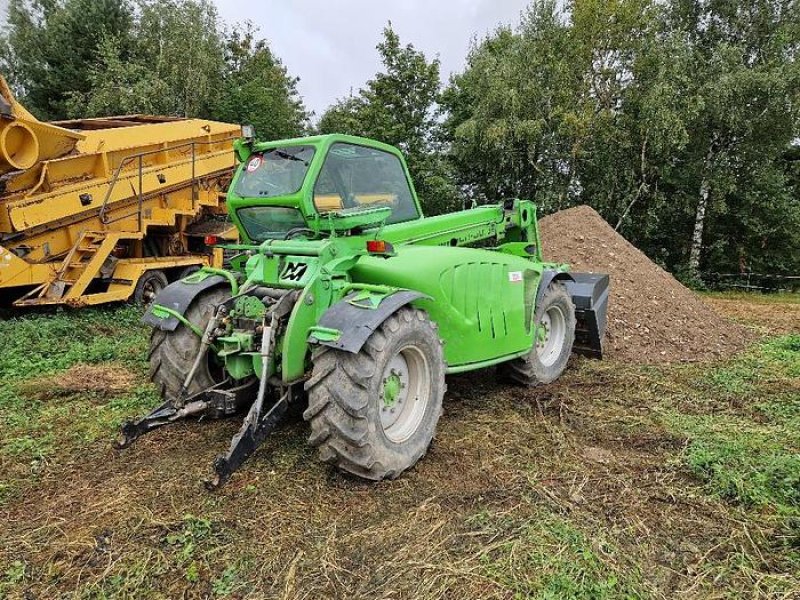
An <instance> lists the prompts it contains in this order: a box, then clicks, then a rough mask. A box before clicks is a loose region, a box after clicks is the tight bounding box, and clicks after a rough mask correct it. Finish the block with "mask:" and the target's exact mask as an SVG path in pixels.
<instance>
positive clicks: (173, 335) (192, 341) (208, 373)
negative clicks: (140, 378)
mask: <svg viewBox="0 0 800 600" xmlns="http://www.w3.org/2000/svg"><path fill="white" fill-rule="evenodd" d="M228 298H230V292H229V290H228V289H226V288H216V289H212V290H210V291H207V292H205V293H203V294H201V295H200V296H198V297H197V298H195V299H194V301H193V302H192V304H191V305H190V306H189V308H188V310H187V311H186V315H185V316H186V318H187V319H188V320H189V322H190V323H194V324H195V325H197V326H198V327H199V328H200V330H202V331H204V330H205V328H206V326H207V325H208V321H209V320H210V319H211V317H212V316H213V315H214V311H215V310H216V308H217V306H218V305H219V304H221V303H223V302H224V301H225V300H227V299H228ZM199 350H200V337H199V336H198V335H197V334H196V333H194V332H193V331H191V330H190V329H188V328H187V327H186V326H185V325H183V324H180V325H178V327H177V328H176V329H175V331H161V330H160V329H153V332H152V333H151V334H150V354H149V359H150V380H151V381H152V382H153V383H154V384H156V387H158V390H159V392H161V397H162V398H164V400H167V401H169V402H174V401H175V400H177V399H178V396H179V394H180V389H181V386H182V385H183V382H184V381H185V380H186V376H187V375H188V374H189V371H190V370H191V368H192V365H193V364H194V360H195V357H196V356H197V352H198V351H199ZM211 354H212V353H210V352H209V354H208V356H207V360H205V361H203V363H202V364H201V365H200V368H199V369H198V370H197V374H196V375H195V376H194V379H192V382H191V384H190V385H189V390H188V392H189V395H191V394H196V393H198V392H202V391H203V390H205V389H208V388H210V387H211V386H212V385H216V384H217V383H220V382H221V381H223V380H224V376H225V374H224V371H223V369H222V367H220V366H218V365H216V364H215V363H214V358H213V356H212V355H211Z"/></svg>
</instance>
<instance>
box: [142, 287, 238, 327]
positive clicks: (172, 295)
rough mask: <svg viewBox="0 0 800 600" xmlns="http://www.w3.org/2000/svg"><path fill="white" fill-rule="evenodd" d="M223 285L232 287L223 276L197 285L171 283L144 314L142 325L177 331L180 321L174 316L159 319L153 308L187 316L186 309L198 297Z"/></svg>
mask: <svg viewBox="0 0 800 600" xmlns="http://www.w3.org/2000/svg"><path fill="white" fill-rule="evenodd" d="M222 284H229V285H230V282H229V281H228V280H227V279H226V278H225V277H223V276H222V275H211V276H209V277H206V278H205V279H203V280H202V281H199V282H197V283H194V282H189V281H184V280H183V279H181V280H180V281H176V282H174V283H171V284H169V285H168V286H167V287H165V288H164V289H163V290H161V291H160V292H159V293H158V294H157V295H156V297H155V299H154V300H153V302H152V304H150V307H149V308H148V309H147V312H145V313H144V316H143V317H142V323H144V324H145V325H150V326H151V327H157V328H158V329H160V330H161V331H175V329H177V327H178V325H179V324H180V321H179V320H178V319H177V318H176V317H174V316H172V315H170V316H169V317H167V318H161V317H157V316H156V315H155V314H153V308H154V307H155V306H163V307H165V308H169V309H170V310H173V311H175V312H176V313H178V314H179V315H184V314H186V309H188V308H189V305H190V304H191V303H192V301H193V300H194V299H195V298H197V296H199V295H200V294H202V293H203V292H205V291H206V290H208V289H211V288H213V287H216V286H218V285H222Z"/></svg>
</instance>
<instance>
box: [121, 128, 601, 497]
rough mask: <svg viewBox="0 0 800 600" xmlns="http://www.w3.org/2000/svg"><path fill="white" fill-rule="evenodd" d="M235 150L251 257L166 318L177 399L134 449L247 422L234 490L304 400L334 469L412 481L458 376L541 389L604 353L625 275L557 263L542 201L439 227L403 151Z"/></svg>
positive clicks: (244, 242) (155, 318)
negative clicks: (475, 373)
mask: <svg viewBox="0 0 800 600" xmlns="http://www.w3.org/2000/svg"><path fill="white" fill-rule="evenodd" d="M234 149H235V152H236V154H237V156H238V159H239V161H240V163H241V164H240V166H239V168H238V169H237V172H236V174H235V176H234V178H233V181H232V182H231V186H230V189H229V192H228V199H227V204H228V210H229V213H230V217H231V219H232V220H233V222H234V224H235V225H236V226H237V228H238V230H239V235H240V239H241V243H240V244H237V245H229V246H227V247H226V249H227V250H228V252H234V253H235V255H234V256H233V257H232V258H231V259H230V269H228V270H221V269H214V268H209V267H206V268H203V269H201V270H200V271H199V272H197V273H194V274H192V275H190V276H189V277H186V278H184V279H183V280H180V281H177V282H175V283H173V284H171V285H169V286H168V287H166V288H165V289H164V290H162V291H161V292H160V294H159V295H158V296H157V297H156V298H155V300H154V302H153V303H152V304H151V306H150V307H149V309H148V311H147V313H146V314H145V316H144V321H145V323H147V324H149V325H152V326H153V328H154V329H153V334H152V339H151V345H150V376H151V378H152V380H153V381H154V382H155V384H156V385H157V386H158V387H159V388H160V390H161V394H162V396H163V399H164V403H163V404H162V405H161V406H159V407H158V408H157V409H155V410H154V411H153V412H151V413H150V414H148V415H147V416H145V417H143V418H141V419H139V420H137V421H134V422H129V423H126V424H125V425H124V426H123V428H122V437H121V440H120V442H119V446H120V447H126V446H128V445H130V444H131V443H132V442H133V441H134V440H135V439H136V438H138V437H139V436H141V435H142V434H144V433H146V432H148V431H150V430H152V429H154V428H156V427H160V426H161V425H165V424H168V423H172V422H174V421H177V420H179V419H182V418H185V417H188V416H192V415H195V416H205V417H221V416H225V415H231V414H234V413H236V412H238V411H240V410H242V411H243V410H247V416H246V417H245V419H244V423H243V424H242V427H241V429H240V431H239V432H238V433H237V435H236V436H235V437H234V438H233V440H232V442H231V445H230V448H229V450H228V452H227V453H226V454H225V455H224V456H220V457H218V458H217V459H216V461H215V463H214V471H215V473H214V476H213V478H212V479H211V480H210V481H209V482H208V483H209V485H210V486H212V487H216V486H218V485H220V484H221V483H223V482H224V481H225V480H226V479H227V478H228V477H229V476H230V475H231V473H232V472H233V471H234V470H235V469H236V468H238V467H239V466H240V465H241V464H242V462H243V461H244V460H246V459H247V457H248V456H250V455H251V454H252V453H253V452H254V451H255V450H256V448H257V447H258V446H259V444H261V442H263V441H264V439H265V438H266V436H267V435H268V434H269V432H270V431H271V430H272V429H273V428H274V427H275V426H276V424H277V423H279V421H280V420H281V418H282V417H283V416H284V414H285V413H286V412H287V409H288V408H289V407H290V406H291V405H292V404H296V405H298V406H303V407H305V411H304V412H303V417H304V418H305V419H306V420H307V421H309V422H310V426H311V435H310V437H309V443H310V444H311V445H312V446H315V447H316V448H318V451H319V456H320V458H321V459H322V460H323V461H325V462H327V463H330V464H332V465H334V466H336V467H338V468H339V469H341V470H343V471H347V472H349V473H352V474H354V475H358V476H359V477H363V478H366V479H370V480H380V479H384V478H394V477H397V476H398V475H400V474H401V473H402V472H403V471H405V470H406V469H408V468H410V467H411V466H413V465H414V464H415V463H416V462H417V461H418V460H419V459H420V458H421V457H422V456H423V455H424V454H425V452H426V451H427V449H428V447H429V445H430V443H431V440H432V439H433V436H434V432H435V429H436V424H437V422H438V420H439V416H440V414H441V412H442V398H443V396H444V393H445V389H446V386H445V375H446V374H449V373H461V372H464V371H471V370H474V369H482V368H485V367H489V366H492V365H497V371H498V374H499V375H500V376H502V377H504V378H506V379H508V380H511V381H513V382H517V383H519V384H523V385H534V384H537V383H549V382H551V381H553V380H555V379H556V378H557V377H558V376H559V375H560V374H561V373H562V371H563V370H564V368H565V367H566V364H567V361H568V359H569V356H570V352H571V351H572V350H573V349H574V350H575V351H579V352H583V353H587V354H590V355H593V356H596V357H600V356H601V355H602V338H603V332H604V330H605V320H606V306H607V299H608V285H609V283H608V276H607V275H598V274H588V273H570V272H569V271H568V269H567V266H566V265H562V264H553V263H546V262H544V261H543V260H542V252H541V248H540V244H539V232H538V227H537V220H536V207H535V205H534V204H533V203H531V202H528V201H525V200H509V201H506V202H504V203H501V204H497V205H492V206H482V207H478V208H473V209H471V210H464V211H461V212H455V213H452V214H446V215H441V216H437V217H424V216H423V215H422V211H421V209H420V203H419V200H418V199H417V196H416V193H415V191H414V186H413V184H412V182H411V178H410V176H409V173H408V169H407V167H406V164H405V161H404V159H403V156H402V155H401V153H400V152H399V151H398V150H397V149H396V148H394V147H391V146H388V145H385V144H382V143H379V142H376V141H373V140H369V139H363V138H358V137H352V136H345V135H325V136H317V137H307V138H299V139H291V140H283V141H277V142H269V143H258V142H255V141H254V140H253V139H240V140H237V141H236V142H234ZM477 245H480V246H481V247H480V248H477V247H469V246H477ZM573 342H574V345H573ZM301 403H302V404H301ZM306 403H307V404H306Z"/></svg>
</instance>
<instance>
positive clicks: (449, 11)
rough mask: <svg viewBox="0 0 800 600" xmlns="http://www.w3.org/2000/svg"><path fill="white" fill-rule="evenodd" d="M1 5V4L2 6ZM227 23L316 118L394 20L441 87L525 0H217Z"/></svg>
mask: <svg viewBox="0 0 800 600" xmlns="http://www.w3.org/2000/svg"><path fill="white" fill-rule="evenodd" d="M2 1H3V0H0V2H2ZM215 2H216V4H217V6H218V7H219V10H220V13H221V15H222V17H223V18H224V19H225V20H226V21H228V22H235V21H244V20H248V19H249V20H250V21H252V22H253V23H254V24H256V25H257V26H259V27H260V28H261V35H262V36H263V37H265V38H267V39H268V40H269V41H270V44H271V47H272V49H273V50H274V51H275V53H276V54H277V55H278V56H280V57H281V59H282V60H283V62H284V64H286V66H287V67H288V68H289V71H290V72H291V74H292V75H294V76H297V77H300V84H299V86H298V87H299V90H300V93H301V94H302V96H303V98H304V100H305V102H306V106H307V107H308V108H310V109H312V110H314V111H316V113H317V118H319V116H320V114H321V113H322V112H323V111H324V110H325V108H326V107H327V106H328V105H329V104H331V103H332V102H333V101H334V100H336V99H337V98H341V97H343V96H347V95H348V94H349V93H350V90H351V89H353V91H358V89H359V88H360V87H362V86H363V85H364V83H365V82H366V81H367V80H368V79H370V78H371V77H372V76H373V75H374V74H375V73H376V72H377V71H378V69H379V67H380V62H379V60H378V53H377V50H375V45H376V44H377V43H378V42H379V41H380V38H381V31H382V30H383V27H384V25H385V24H386V22H387V21H389V20H391V22H392V26H393V27H394V29H395V31H397V33H398V34H399V35H400V39H401V41H402V42H403V43H404V44H407V43H409V42H410V43H412V44H414V46H416V47H417V48H418V49H420V50H422V51H424V52H425V54H426V56H428V58H429V59H430V58H434V57H435V56H438V57H439V59H440V60H441V61H442V80H443V81H447V77H448V76H449V74H450V72H452V71H457V70H460V69H461V67H462V66H463V64H464V57H465V56H466V53H467V50H468V49H469V45H470V40H471V39H472V37H473V36H475V35H477V36H478V37H481V36H483V35H484V34H485V33H487V32H489V31H492V30H493V29H494V28H495V27H496V26H497V25H499V24H501V23H505V24H510V23H511V24H516V23H517V22H518V21H519V15H520V13H521V11H522V10H523V9H524V8H525V6H526V5H527V4H528V0H398V1H396V2H381V1H376V0H327V1H326V0H294V1H292V0H264V1H261V2H259V1H254V0H250V1H247V2H245V1H244V0H215Z"/></svg>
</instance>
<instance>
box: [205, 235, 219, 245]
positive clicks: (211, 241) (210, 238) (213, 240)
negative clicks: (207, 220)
mask: <svg viewBox="0 0 800 600" xmlns="http://www.w3.org/2000/svg"><path fill="white" fill-rule="evenodd" d="M217 242H219V238H218V237H217V236H215V235H207V236H206V246H216V245H217Z"/></svg>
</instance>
